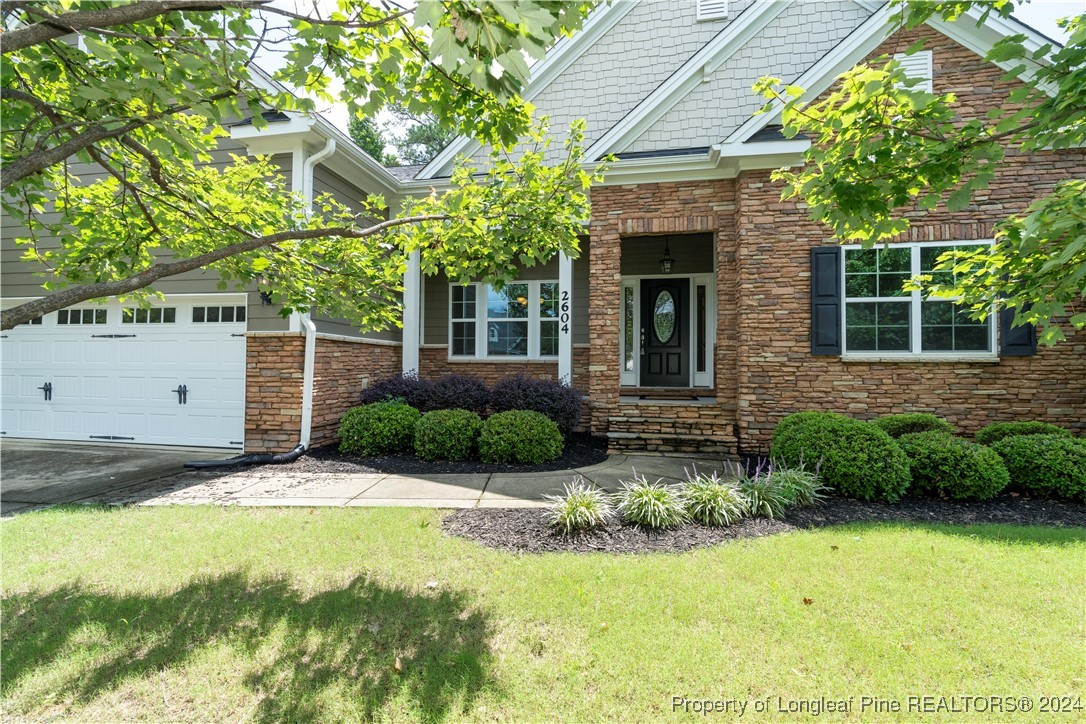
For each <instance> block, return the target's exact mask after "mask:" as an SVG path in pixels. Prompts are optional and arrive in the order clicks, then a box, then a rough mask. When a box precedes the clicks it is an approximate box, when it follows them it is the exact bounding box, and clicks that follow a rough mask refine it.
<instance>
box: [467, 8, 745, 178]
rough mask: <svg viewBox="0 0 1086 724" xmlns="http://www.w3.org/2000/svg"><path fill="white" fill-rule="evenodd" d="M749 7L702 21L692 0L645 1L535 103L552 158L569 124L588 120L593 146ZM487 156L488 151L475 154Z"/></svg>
mask: <svg viewBox="0 0 1086 724" xmlns="http://www.w3.org/2000/svg"><path fill="white" fill-rule="evenodd" d="M750 4H751V0H736V1H735V2H732V3H731V5H730V8H729V14H728V18H727V19H721V20H713V21H703V22H698V21H697V19H696V10H697V6H696V3H695V2H694V0H673V1H671V2H657V1H654V0H643V1H642V2H641V3H640V4H639V5H638V6H637V7H636V8H634V9H633V10H631V11H630V12H629V14H628V15H626V17H624V18H623V19H622V20H621V21H620V22H619V23H618V25H616V26H615V27H614V28H613V29H612V30H611V31H610V32H609V33H608V34H607V35H606V36H604V37H603V39H601V40H600V41H599V42H598V43H596V44H595V45H593V46H592V47H591V48H590V49H589V50H588V51H587V52H586V53H585V54H584V55H582V56H581V57H580V58H578V59H577V60H576V61H575V62H574V63H573V64H572V65H571V66H570V67H569V69H567V70H566V71H565V72H564V73H563V74H562V75H561V76H559V77H558V78H557V79H556V80H555V81H554V82H553V83H552V84H551V85H550V86H548V87H547V88H545V89H544V90H543V91H542V92H541V93H540V94H539V95H538V96H537V97H536V98H534V99H533V100H532V104H533V105H534V106H535V108H536V111H535V115H536V117H537V118H539V117H542V116H547V117H549V119H550V127H551V135H552V137H553V139H554V143H553V145H552V147H551V150H550V152H549V160H558V159H559V158H560V157H561V154H562V142H563V141H564V140H565V139H566V137H567V130H568V128H569V124H570V122H571V121H573V120H574V119H577V118H585V120H586V122H587V130H586V146H587V145H590V144H591V143H592V141H594V140H595V139H597V138H599V137H600V136H601V135H603V133H605V132H606V131H607V130H608V129H609V128H611V126H613V125H614V124H616V123H618V122H619V121H620V120H622V118H623V117H624V116H625V115H626V114H627V113H629V112H630V111H631V110H633V108H634V107H635V106H636V105H637V104H638V103H640V102H641V100H642V99H643V98H644V97H645V96H647V95H648V94H649V93H651V92H652V91H653V90H655V89H656V87H657V86H658V85H660V84H661V83H663V82H664V81H665V80H667V78H668V77H669V76H670V75H671V74H672V73H674V72H675V71H676V70H678V69H679V67H681V66H682V65H683V63H685V62H686V61H687V60H688V59H689V58H690V57H691V56H693V55H694V54H695V53H696V52H697V51H698V50H700V49H701V48H702V46H704V45H705V44H706V43H707V42H709V41H710V40H711V39H712V38H713V37H714V36H715V35H717V34H718V33H719V32H720V31H722V30H723V29H724V28H726V27H727V26H728V24H729V23H730V22H732V21H733V20H734V19H735V18H736V17H737V16H738V15H739V14H740V13H741V12H742V11H743V10H744V9H746V8H747V7H748V6H750ZM486 157H487V150H485V149H483V150H480V151H478V152H477V153H476V154H475V155H474V156H473V158H474V159H475V160H476V161H477V162H482V161H485V160H486Z"/></svg>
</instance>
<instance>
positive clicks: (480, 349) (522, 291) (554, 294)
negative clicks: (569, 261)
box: [449, 280, 559, 359]
mask: <svg viewBox="0 0 1086 724" xmlns="http://www.w3.org/2000/svg"><path fill="white" fill-rule="evenodd" d="M558 307H559V285H558V282H556V281H553V280H547V281H523V282H512V283H510V284H507V285H505V287H504V288H503V289H502V290H501V291H500V292H499V291H496V290H494V289H493V288H492V287H490V286H489V285H486V284H480V283H472V284H466V285H464V284H456V283H453V284H451V285H450V294H449V356H451V357H475V358H478V359H487V358H490V359H510V358H511V359H554V358H555V357H557V356H558V331H559V330H558V313H559V309H558ZM479 330H483V338H482V339H480V337H479V334H478V332H479Z"/></svg>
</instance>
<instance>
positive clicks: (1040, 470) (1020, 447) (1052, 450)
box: [992, 435, 1086, 501]
mask: <svg viewBox="0 0 1086 724" xmlns="http://www.w3.org/2000/svg"><path fill="white" fill-rule="evenodd" d="M992 449H993V450H995V451H996V452H997V453H999V456H1000V457H1002V458H1003V463H1004V465H1006V466H1007V471H1008V472H1009V473H1010V475H1011V485H1012V486H1013V487H1015V488H1018V489H1019V490H1022V491H1024V492H1026V493H1029V494H1030V495H1036V496H1043V497H1058V498H1070V499H1071V500H1080V501H1086V440H1084V439H1082V438H1075V437H1067V436H1065V435H1012V436H1011V437H1005V438H1003V439H1002V440H999V441H997V442H995V443H993V444H992Z"/></svg>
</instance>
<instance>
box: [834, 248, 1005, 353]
mask: <svg viewBox="0 0 1086 724" xmlns="http://www.w3.org/2000/svg"><path fill="white" fill-rule="evenodd" d="M983 243H987V242H983ZM977 245H978V243H976V242H972V243H967V244H958V245H954V244H948V243H946V242H936V243H922V244H909V245H891V246H884V247H877V248H873V249H860V248H855V247H846V248H845V252H844V265H845V273H844V285H845V304H844V315H845V325H844V328H845V345H844V351H845V352H846V353H850V352H851V353H860V354H864V353H878V354H888V355H920V354H940V353H943V354H947V353H953V354H958V355H960V354H991V353H993V352H994V348H995V329H994V325H993V318H992V317H988V319H986V320H985V321H983V322H978V321H977V320H975V319H971V318H970V316H969V310H967V309H963V308H961V307H959V306H958V305H957V304H956V302H955V300H953V299H946V298H930V299H925V298H924V297H923V295H922V293H921V292H918V291H917V292H909V291H905V289H903V286H904V284H905V282H906V281H908V280H909V279H910V278H911V277H913V276H915V275H918V274H930V273H932V269H933V268H934V266H935V263H936V261H937V260H938V258H939V257H940V256H941V255H942V254H943V253H945V252H948V251H952V250H954V249H957V248H965V247H967V246H977ZM941 274H944V275H945V274H946V273H941ZM938 276H939V275H936V281H951V280H949V279H945V278H944V279H943V280H940V279H938Z"/></svg>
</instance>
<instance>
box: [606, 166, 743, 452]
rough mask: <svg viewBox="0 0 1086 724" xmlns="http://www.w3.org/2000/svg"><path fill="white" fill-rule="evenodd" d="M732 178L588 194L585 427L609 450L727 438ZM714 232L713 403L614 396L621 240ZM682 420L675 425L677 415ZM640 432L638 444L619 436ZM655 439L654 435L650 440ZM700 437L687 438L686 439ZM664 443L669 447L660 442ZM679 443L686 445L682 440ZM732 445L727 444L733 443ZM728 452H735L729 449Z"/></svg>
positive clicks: (732, 401)
mask: <svg viewBox="0 0 1086 724" xmlns="http://www.w3.org/2000/svg"><path fill="white" fill-rule="evenodd" d="M735 210H736V205H735V181H734V180H732V179H721V180H712V181H690V182H685V183H669V184H642V185H639V186H604V187H601V188H597V189H593V191H592V221H591V225H590V234H591V238H592V243H591V245H590V247H589V263H590V268H591V274H592V286H591V290H590V292H589V322H588V324H589V337H590V338H591V339H592V347H591V355H590V358H589V398H590V406H591V412H592V415H591V420H592V423H591V424H592V430H593V432H596V433H600V434H602V433H607V432H609V431H610V432H615V433H618V434H617V435H615V436H613V442H612V447H613V448H614V449H633V448H634V447H636V446H638V445H641V448H640V449H646V446H649V445H651V446H652V449H653V450H654V451H664V450H667V449H672V450H679V449H689V448H691V447H694V448H698V447H700V448H703V449H704V451H706V452H709V451H710V450H709V448H710V447H711V448H712V451H717V450H716V445H715V443H713V442H712V441H713V440H719V439H723V438H724V437H730V436H731V433H732V425H733V423H734V422H735V410H736V406H737V396H736V383H737V379H736V375H735V369H736V356H735V355H736V349H737V340H736V334H735V328H736V325H735V315H736V301H735V293H734V279H733V276H734V273H735V264H736V242H737V237H736V235H735V218H734V216H735ZM705 232H710V233H713V235H714V240H715V243H716V255H717V258H716V273H717V330H716V335H717V340H716V354H715V358H714V373H715V380H714V385H713V390H712V392H711V394H713V395H715V397H716V405H715V406H712V407H706V406H700V407H699V406H693V405H690V406H686V407H687V408H690V409H689V410H685V409H683V410H680V409H679V407H676V406H674V405H668V406H661V407H660V409H652V408H654V406H653V405H652V404H651V403H649V402H646V403H644V404H643V403H631V404H623V403H621V402H620V400H619V393H620V369H619V363H620V345H619V341H620V338H621V315H620V312H621V310H620V306H619V300H620V299H621V286H622V275H621V272H620V268H621V261H622V239H623V238H624V237H626V238H628V237H635V236H647V235H655V234H682V233H691V234H693V233H705ZM677 419H683V420H684V422H683V423H682V424H681V425H679V427H681V428H682V429H681V430H680V429H679V427H677V426H676V422H675V421H676V420H677ZM634 430H637V431H639V432H640V433H641V434H643V435H644V436H645V441H644V442H642V443H638V442H636V441H635V440H634V439H633V438H628V437H625V436H624V434H625V433H630V432H633V431H634ZM653 436H655V437H653ZM699 438H700V440H701V442H700V443H699V442H694V443H691V442H690V441H691V440H694V441H697V440H699ZM667 440H670V441H671V445H670V446H669V445H668V444H667V443H666V442H665V441H667ZM682 440H685V442H681V441H682ZM732 447H733V448H734V445H733V446H732ZM729 452H734V449H732V450H730V451H729Z"/></svg>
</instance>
